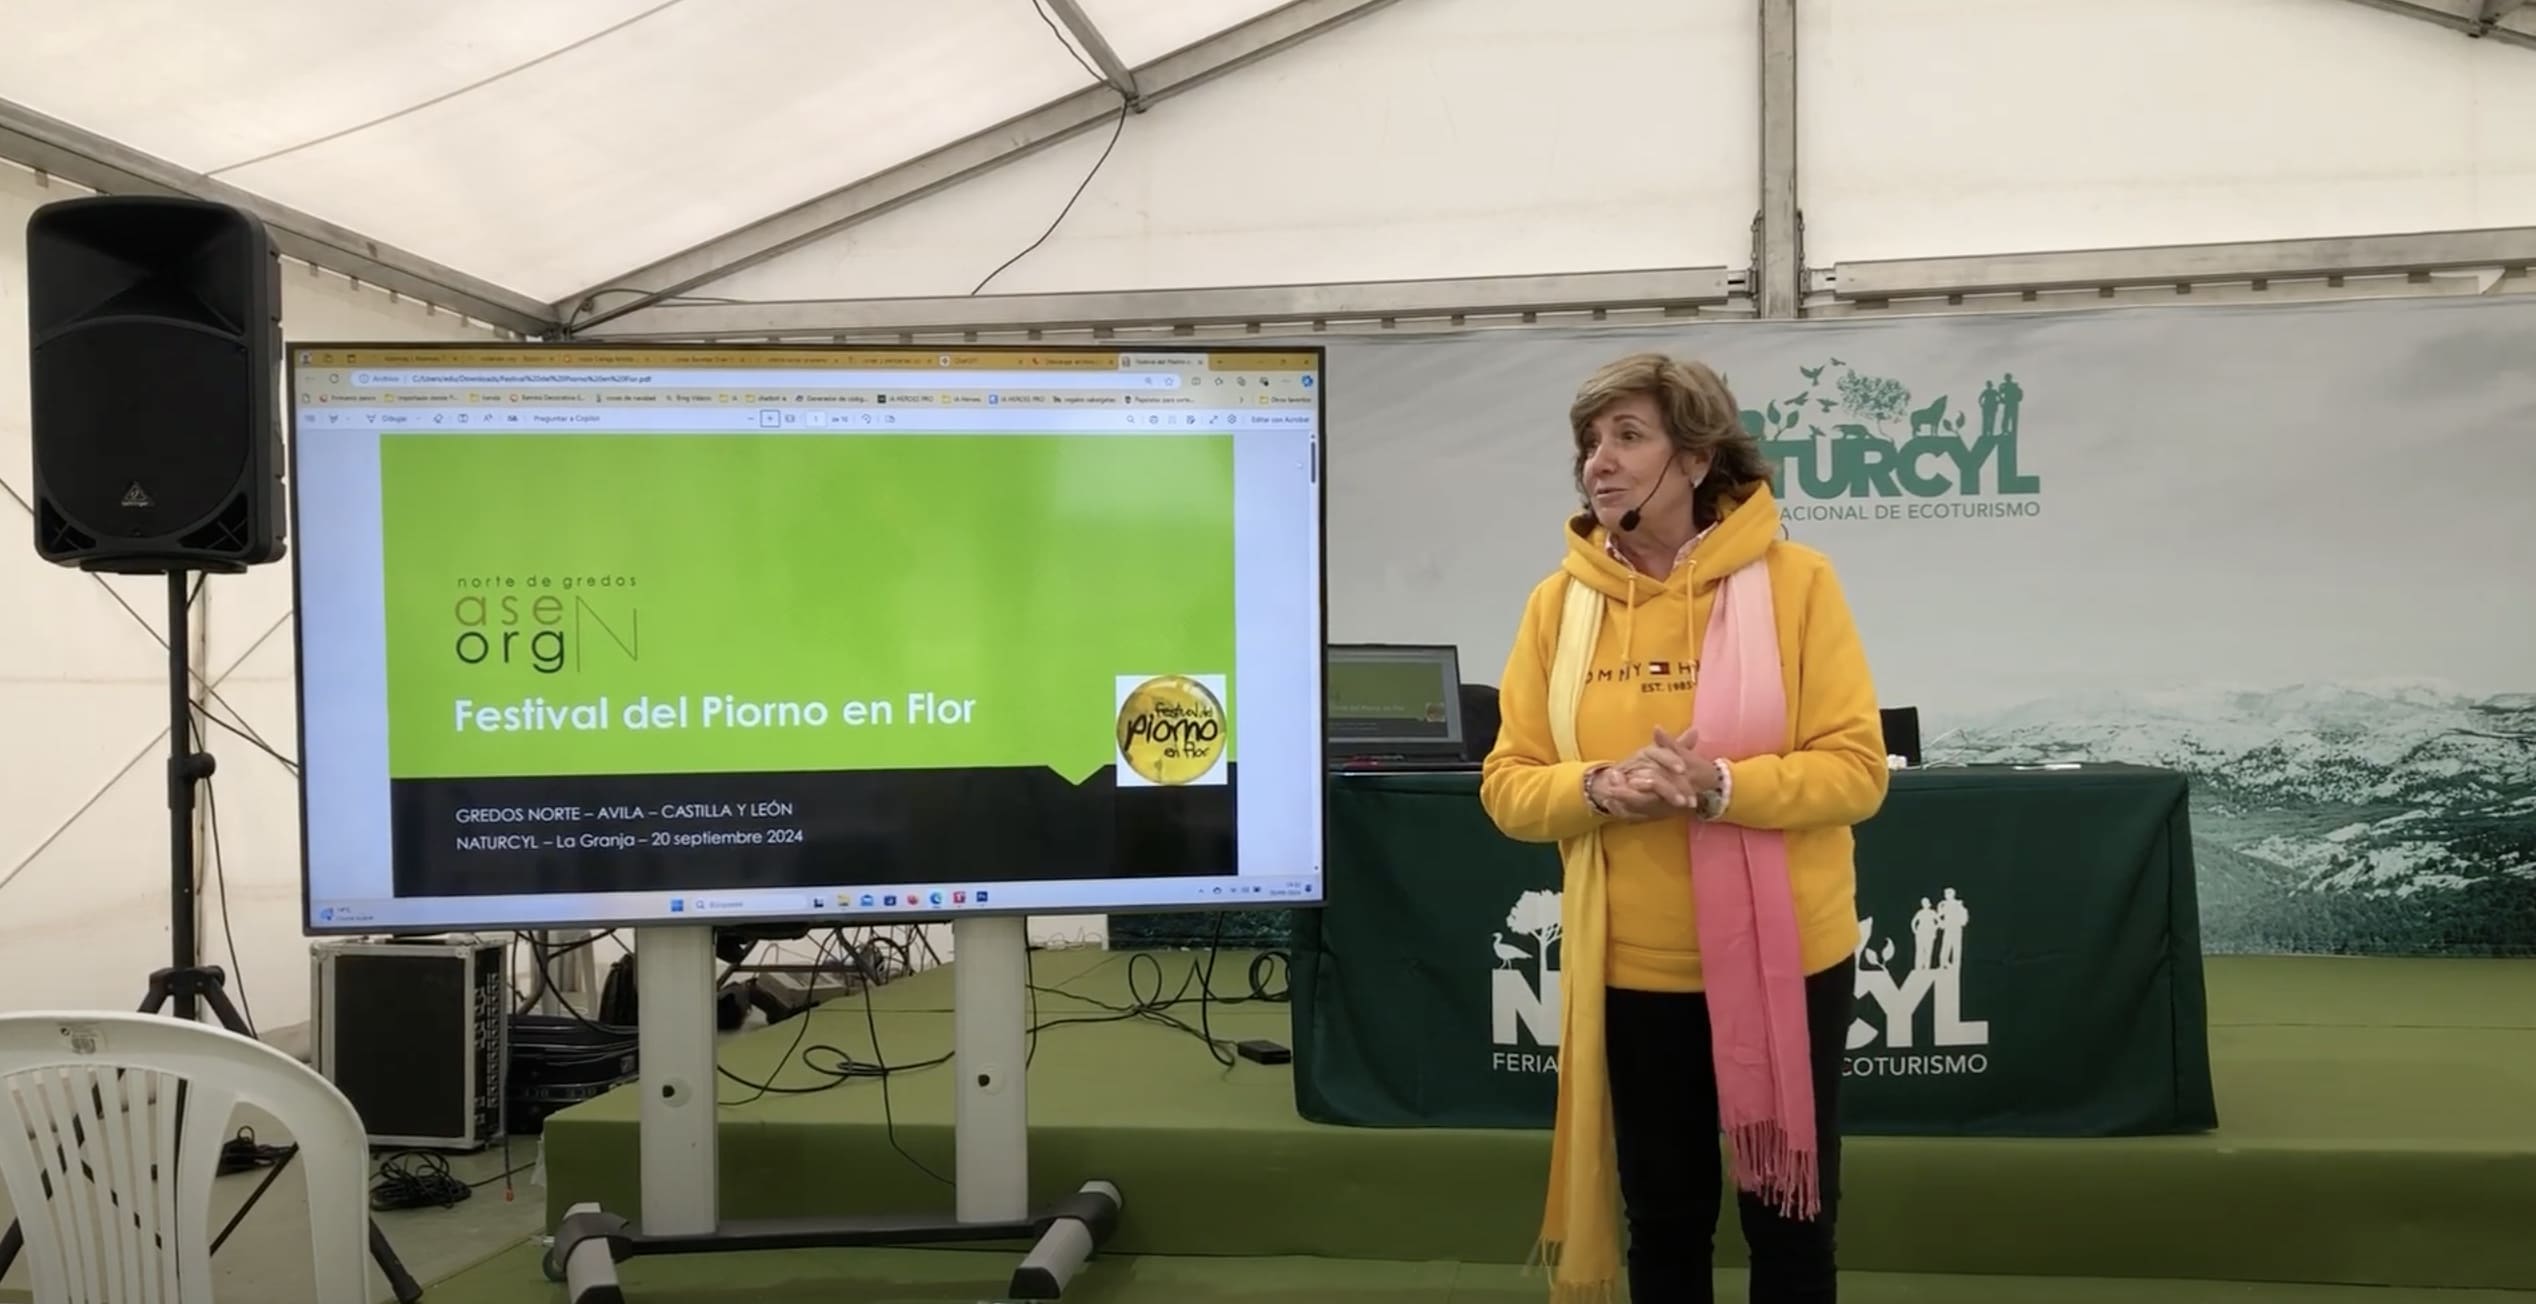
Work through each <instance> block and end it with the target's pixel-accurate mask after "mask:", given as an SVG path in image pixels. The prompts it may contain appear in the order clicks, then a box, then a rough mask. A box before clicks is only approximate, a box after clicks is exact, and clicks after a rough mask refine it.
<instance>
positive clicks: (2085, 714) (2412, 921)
mask: <svg viewBox="0 0 2536 1304" xmlns="http://www.w3.org/2000/svg"><path fill="white" fill-rule="evenodd" d="M1927 759H1928V763H1929V764H1931V765H1947V764H1958V765H1963V764H1970V765H1988V764H2036V763H2042V762H2050V761H2096V762H2130V763H2134V764H2142V765H2156V766H2163V767H2166V768H2170V769H2175V770H2180V771H2183V772H2185V773H2187V774H2189V775H2190V776H2191V777H2192V810H2191V817H2192V825H2193V850H2194V857H2195V860H2196V862H2197V866H2198V871H2199V884H2200V895H2201V918H2202V931H2203V938H2202V944H2203V947H2204V949H2205V950H2207V951H2210V952H2213V953H2223V954H2224V953H2247V952H2255V953H2261V952H2301V953H2322V954H2416V955H2420V954H2430V955H2501V954H2529V953H2532V952H2536V946H2531V943H2530V941H2529V939H2531V938H2536V693H2510V694H2502V695H2497V696H2488V697H2476V696H2471V695H2466V694H2461V693H2457V692H2454V691H2452V690H2449V689H2447V688H2444V687H2442V686H2439V685H2436V684H2428V683H2419V682H2403V683H2385V684H2331V683H2327V684H2314V683H2310V684H2297V685H2292V686H2287V687H2276V688H2264V689H2233V688H2217V687H2204V688H2194V689H2188V690H2178V691H2167V692H2157V691H2137V692H2106V693H2093V694H2084V695H2074V696H2066V697H2058V698H2052V699H2047V700H2043V701H2038V702H2032V703H2027V704H2025V705H2022V706H2018V707H2015V708H2012V709H2009V710H2005V711H2001V712H1999V713H1997V714H1994V715H1990V716H1986V717H1980V718H1976V719H1972V720H1969V721H1966V722H1964V723H1963V724H1962V725H1961V726H1960V727H1957V728H1954V729H1951V730H1949V731H1948V732H1946V733H1945V734H1942V735H1940V736H1939V737H1937V738H1935V739H1932V740H1931V742H1930V744H1929V746H1928V757H1927Z"/></svg>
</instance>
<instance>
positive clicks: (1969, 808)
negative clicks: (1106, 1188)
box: [1293, 766, 2217, 1136]
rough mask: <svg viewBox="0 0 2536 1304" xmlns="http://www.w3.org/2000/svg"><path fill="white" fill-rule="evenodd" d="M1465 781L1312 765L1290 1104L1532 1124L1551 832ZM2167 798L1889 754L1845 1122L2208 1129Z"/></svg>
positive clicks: (2203, 1047) (1985, 1128)
mask: <svg viewBox="0 0 2536 1304" xmlns="http://www.w3.org/2000/svg"><path fill="white" fill-rule="evenodd" d="M1478 788H1479V780H1478V776H1477V775H1473V774H1451V775H1435V774H1424V775H1362V774H1356V775H1347V776H1342V777H1339V778H1337V779H1335V780H1334V781H1333V784H1332V787H1331V789H1330V797H1329V801H1330V806H1329V816H1330V834H1329V847H1330V857H1329V862H1328V869H1327V872H1328V875H1329V880H1328V900H1327V904H1326V905H1325V906H1323V907H1322V908H1321V909H1320V910H1317V911H1313V910H1305V911H1298V912H1296V915H1295V927H1294V957H1293V959H1294V963H1293V1001H1294V1036H1295V1094H1296V1103H1297V1105H1298V1106H1299V1108H1300V1109H1301V1111H1302V1113H1303V1115H1304V1116H1305V1117H1306V1118H1310V1119H1313V1120H1315V1121H1318V1122H1325V1123H1342V1124H1356V1125H1364V1126H1387V1127H1505V1128H1522V1127H1547V1126H1548V1125H1549V1121H1550V1116H1551V1108H1552V1103H1553V1099H1554V1089H1555V1082H1554V1066H1555V1063H1556V1054H1557V1052H1556V1047H1555V1043H1556V1041H1557V1037H1558V996H1557V973H1558V955H1559V950H1558V945H1557V940H1556V936H1555V932H1554V929H1555V926H1556V924H1557V923H1558V918H1559V909H1558V895H1557V894H1558V888H1559V863H1558V856H1557V852H1556V849H1555V848H1552V847H1548V846H1540V845H1527V844H1522V843H1517V842H1513V841H1510V840H1509V839H1507V838H1506V837H1504V836H1503V835H1501V834H1499V833H1498V832H1497V830H1496V827H1495V826H1494V825H1493V824H1491V823H1490V822H1489V819H1488V816H1487V813H1486V812H1485V811H1483V810H1481V809H1480V806H1479V796H1478ZM2186 796H2187V792H2186V780H2185V778H2184V776H2183V775H2181V774H2177V773H2173V772H2170V771H2164V770H2153V769H2141V768H2136V767H2129V766H2088V767H2084V768H2082V769H2077V770H2052V771H2040V770H2017V769H1990V768H1973V769H1938V770H1924V771H1913V772H1904V773H1900V774H1896V775H1895V776H1894V781H1893V791H1892V793H1891V795H1890V797H1888V799H1887V800H1886V803H1885V806H1884V809H1883V810H1882V811H1881V812H1880V813H1878V814H1877V815H1876V817H1875V818H1874V819H1872V820H1870V821H1868V822H1867V823H1865V824H1863V825H1861V826H1859V829H1858V880H1859V914H1860V915H1861V916H1862V921H1861V929H1860V932H1861V936H1862V941H1861V951H1860V955H1859V964H1860V971H1859V981H1858V992H1859V1001H1858V1020H1857V1022H1856V1023H1855V1024H1853V1025H1852V1027H1851V1029H1850V1037H1849V1051H1848V1055H1847V1059H1846V1063H1845V1077H1846V1081H1845V1083H1844V1085H1843V1089H1842V1090H1843V1095H1842V1107H1843V1110H1844V1113H1845V1116H1846V1119H1847V1128H1846V1130H1850V1131H1854V1132H1858V1133H1888V1134H1922V1135H1938V1134H1945V1135H1994V1136H1999V1135H2027V1136H2100V1135H2116V1134H2138V1133H2155V1132H2175V1131H2189V1130H2198V1129H2203V1128H2209V1127H2212V1126H2215V1125H2216V1123H2217V1110H2216V1106H2215V1105H2214V1103H2213V1101H2212V1098H2211V1086H2210V1060H2209V1052H2208V1045H2207V1042H2206V1040H2205V1034H2204V1028H2205V1013H2204V1001H2203V991H2202V971H2201V947H2200V934H2199V928H2198V913H2197V909H2198V908H2197V903H2196V899H2195V895H2194V891H2193V858H2192V836H2191V829H2190V825H2189V822H2188V819H2187V814H2186V805H2187V803H2186ZM1545 962H1546V963H1545Z"/></svg>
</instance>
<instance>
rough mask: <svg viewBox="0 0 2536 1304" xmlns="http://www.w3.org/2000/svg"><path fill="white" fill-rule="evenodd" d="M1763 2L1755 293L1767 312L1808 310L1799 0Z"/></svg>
mask: <svg viewBox="0 0 2536 1304" xmlns="http://www.w3.org/2000/svg"><path fill="white" fill-rule="evenodd" d="M1760 3H1761V217H1760V221H1759V223H1758V225H1759V228H1760V234H1759V238H1758V239H1757V240H1756V241H1755V242H1754V245H1755V248H1754V251H1753V259H1754V264H1755V265H1754V267H1753V277H1752V279H1753V282H1754V286H1753V295H1754V298H1755V299H1756V300H1757V301H1758V304H1759V307H1760V312H1761V315H1762V316H1764V317H1795V316H1798V315H1800V314H1801V313H1802V312H1803V310H1804V302H1805V285H1804V279H1805V244H1804V239H1803V227H1802V225H1801V223H1802V222H1803V218H1802V216H1801V213H1802V210H1801V208H1800V207H1799V205H1798V203H1797V194H1796V176H1797V172H1796V0H1760Z"/></svg>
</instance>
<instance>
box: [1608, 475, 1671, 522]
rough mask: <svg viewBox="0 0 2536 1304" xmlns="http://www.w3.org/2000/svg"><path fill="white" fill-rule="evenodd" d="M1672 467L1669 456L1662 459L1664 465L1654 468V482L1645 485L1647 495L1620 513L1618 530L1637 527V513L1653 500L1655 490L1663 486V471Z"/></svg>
mask: <svg viewBox="0 0 2536 1304" xmlns="http://www.w3.org/2000/svg"><path fill="white" fill-rule="evenodd" d="M1672 469H1673V459H1672V458H1669V457H1668V458H1666V459H1664V465H1663V466H1661V467H1659V468H1657V469H1656V473H1655V483H1653V484H1651V485H1648V486H1647V496H1646V497H1644V498H1641V499H1639V500H1638V505H1637V506H1636V507H1632V508H1630V509H1629V510H1628V511H1625V512H1622V513H1621V514H1620V532H1621V533H1622V534H1627V533H1629V532H1630V531H1631V530H1634V529H1637V528H1638V520H1639V517H1638V513H1639V512H1641V511H1643V510H1644V509H1645V508H1646V505H1647V504H1648V503H1651V502H1654V501H1655V491H1656V490H1658V489H1661V488H1663V487H1664V473H1665V472H1667V471H1670V470H1672Z"/></svg>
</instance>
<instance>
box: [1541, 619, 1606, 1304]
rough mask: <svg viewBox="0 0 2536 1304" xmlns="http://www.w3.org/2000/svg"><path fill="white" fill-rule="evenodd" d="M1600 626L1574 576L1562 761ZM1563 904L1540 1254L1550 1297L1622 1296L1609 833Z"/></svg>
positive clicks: (1559, 726)
mask: <svg viewBox="0 0 2536 1304" xmlns="http://www.w3.org/2000/svg"><path fill="white" fill-rule="evenodd" d="M1602 624H1603V597H1602V595H1601V594H1599V593H1597V592H1595V591H1594V590H1593V588H1592V587H1591V586H1589V585H1585V584H1580V583H1577V582H1575V581H1573V580H1571V581H1569V583H1568V586H1567V605H1566V608H1565V609H1564V610H1563V611H1562V612H1561V615H1560V621H1559V642H1558V651H1557V653H1556V655H1555V656H1554V657H1553V658H1552V660H1551V662H1550V685H1549V687H1550V737H1551V740H1552V741H1553V742H1555V743H1556V744H1557V746H1558V749H1559V759H1560V760H1562V761H1576V760H1582V759H1584V756H1583V752H1582V751H1581V749H1579V748H1578V747H1577V745H1576V712H1577V704H1578V703H1579V702H1581V701H1582V700H1583V698H1584V695H1585V680H1586V668H1587V667H1589V666H1591V665H1592V664H1593V662H1594V639H1595V636H1596V635H1597V634H1598V633H1599V632H1600V631H1601V629H1602ZM1560 859H1561V861H1562V865H1563V869H1564V875H1563V877H1564V883H1563V885H1562V887H1561V896H1560V908H1559V987H1560V997H1561V1000H1560V1012H1559V1096H1558V1114H1557V1121H1556V1124H1555V1127H1556V1130H1555V1131H1553V1132H1552V1133H1551V1135H1550V1182H1549V1188H1550V1189H1549V1201H1548V1207H1547V1209H1545V1210H1544V1211H1543V1214H1542V1220H1541V1245H1540V1254H1541V1258H1542V1260H1543V1261H1544V1262H1545V1263H1547V1264H1548V1265H1549V1269H1550V1297H1551V1299H1552V1300H1553V1301H1554V1304H1584V1302H1586V1301H1602V1300H1608V1299H1611V1298H1613V1297H1615V1295H1616V1294H1617V1285H1618V1282H1619V1278H1620V1165H1619V1159H1618V1156H1617V1154H1616V1153H1615V1151H1614V1149H1613V1142H1612V1122H1611V1084H1610V1082H1609V1080H1608V1078H1607V1065H1606V1063H1605V1061H1604V1059H1603V959H1604V946H1605V937H1606V933H1607V932H1608V929H1609V919H1608V916H1607V912H1606V909H1605V901H1606V897H1605V890H1606V885H1605V883H1604V865H1603V839H1602V834H1601V833H1600V832H1599V831H1594V832H1588V833H1587V834H1585V836H1583V837H1580V838H1573V839H1570V840H1569V841H1568V842H1567V844H1566V845H1565V846H1564V847H1562V848H1561V850H1560Z"/></svg>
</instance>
